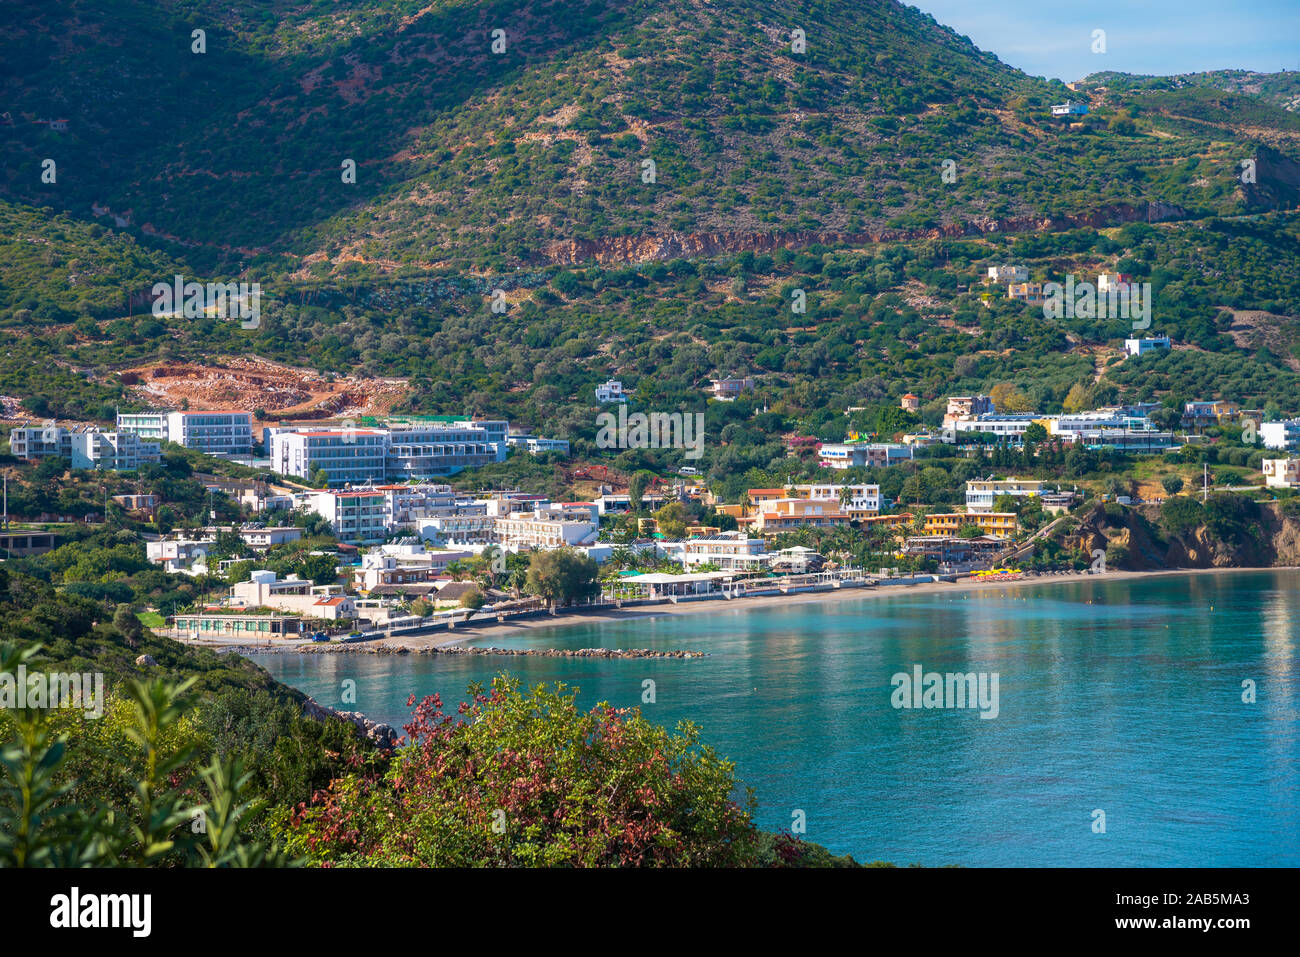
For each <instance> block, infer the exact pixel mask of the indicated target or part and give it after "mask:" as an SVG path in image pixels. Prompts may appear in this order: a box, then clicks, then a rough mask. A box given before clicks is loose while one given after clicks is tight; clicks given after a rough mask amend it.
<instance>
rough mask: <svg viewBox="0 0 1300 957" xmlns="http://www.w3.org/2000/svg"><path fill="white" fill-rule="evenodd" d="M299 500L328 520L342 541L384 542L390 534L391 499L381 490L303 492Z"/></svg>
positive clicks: (304, 505)
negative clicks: (389, 511) (389, 505)
mask: <svg viewBox="0 0 1300 957" xmlns="http://www.w3.org/2000/svg"><path fill="white" fill-rule="evenodd" d="M298 501H299V502H300V503H301V504H302V506H303V507H305V508H307V509H308V510H309V511H313V512H315V513H316V514H317V515H320V516H321V517H323V518H324V519H325V520H326V521H327V522H329V524H330V529H331V530H332V531H333V532H334V534H335V535H337V536H338V537H339V539H340V540H342V541H345V542H361V543H366V542H382V541H383V540H384V539H385V538H386V537H387V535H388V502H387V499H386V497H385V495H384V493H383V492H381V491H378V490H375V489H359V490H349V491H343V492H335V491H321V492H304V493H303V494H302V495H300V496H298Z"/></svg>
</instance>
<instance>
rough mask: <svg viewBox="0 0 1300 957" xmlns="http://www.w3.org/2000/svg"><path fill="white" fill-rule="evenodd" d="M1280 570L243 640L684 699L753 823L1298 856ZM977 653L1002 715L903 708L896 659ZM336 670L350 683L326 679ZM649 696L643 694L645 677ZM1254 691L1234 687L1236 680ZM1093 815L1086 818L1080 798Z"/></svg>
mask: <svg viewBox="0 0 1300 957" xmlns="http://www.w3.org/2000/svg"><path fill="white" fill-rule="evenodd" d="M1298 630H1300V572H1294V571H1266V572H1240V573H1232V574H1224V575H1187V576H1170V577H1160V578H1154V579H1151V578H1148V579H1126V580H1120V581H1110V582H1105V581H1100V580H1086V581H1082V582H1070V583H1058V584H1050V585H1049V584H1041V585H1039V584H1035V585H1024V586H1021V587H1017V588H1014V589H1007V590H996V591H985V592H976V591H964V592H954V593H952V594H942V593H940V594H930V595H923V594H913V595H909V594H908V593H907V592H905V591H901V592H900V593H898V594H896V595H892V596H890V597H877V598H868V599H857V600H839V601H834V602H829V603H806V604H791V605H788V606H784V607H783V606H780V605H777V606H770V607H763V608H749V609H748V610H742V609H740V608H737V607H736V606H735V605H727V606H725V607H719V608H718V609H717V611H716V613H713V612H710V613H706V614H694V615H683V616H678V617H668V616H666V617H663V618H656V619H652V620H641V621H635V622H619V623H614V624H603V623H602V624H592V625H583V626H578V627H568V628H550V629H544V630H539V631H537V632H532V633H530V634H528V635H526V636H523V637H515V638H496V639H494V640H492V641H491V642H483V643H485V644H495V645H497V646H507V645H508V646H511V647H536V648H585V647H594V646H602V647H607V648H660V649H669V648H683V649H689V650H700V651H707V652H709V653H710V654H711V657H708V658H703V659H693V660H689V661H683V660H651V661H641V660H586V659H571V658H570V659H566V658H504V657H474V658H443V657H437V656H434V657H428V656H417V655H403V656H382V657H381V656H370V655H305V656H298V655H263V656H255V660H257V661H259V663H261V664H262V665H264V666H265V667H266V668H267V669H268V670H269V671H270V672H271V673H272V674H273V675H275V676H276V677H277V678H279V679H281V680H282V681H285V682H286V683H288V684H291V685H294V686H296V687H298V688H301V689H302V690H304V691H306V692H307V693H309V694H311V695H312V696H314V697H315V698H317V700H319V701H321V702H322V703H325V704H332V705H335V706H340V707H345V708H349V709H357V710H361V711H365V712H366V713H367V714H369V715H370V716H371V717H373V718H375V719H377V720H381V721H386V722H389V723H392V724H393V725H395V726H396V725H400V724H401V723H402V722H403V721H404V720H405V718H406V715H407V713H408V710H407V708H406V700H407V696H408V695H409V694H411V693H415V694H416V695H417V696H420V695H425V694H430V693H433V692H435V691H437V692H439V693H441V694H442V697H443V700H444V702H452V703H454V702H456V701H459V700H462V699H463V698H464V697H465V693H464V692H465V686H466V684H467V683H468V682H470V681H475V680H482V681H487V680H490V678H491V677H492V675H493V674H495V673H497V672H499V671H501V670H502V669H509V670H510V671H512V672H513V673H515V674H518V675H520V676H522V677H523V678H524V679H525V680H526V681H528V682H529V683H535V682H539V681H548V682H554V681H564V682H567V683H569V684H571V685H576V686H578V687H579V688H580V689H581V695H580V700H581V701H582V702H583V703H584V704H591V703H594V702H596V701H598V700H607V701H609V702H611V703H612V704H615V705H620V706H629V707H637V706H639V707H641V708H642V710H643V712H644V713H645V714H646V715H647V716H648V717H650V718H651V719H653V720H655V721H658V722H660V723H663V724H666V725H673V724H675V723H676V722H678V721H679V720H682V719H690V720H692V721H694V722H695V723H696V724H698V725H700V727H701V729H702V736H703V739H704V740H705V741H706V742H708V743H710V744H712V745H713V746H714V747H716V748H717V750H718V751H719V752H720V753H721V754H723V755H725V756H727V757H729V758H731V759H732V760H734V761H735V762H736V765H737V772H738V774H739V776H740V777H741V779H742V780H743V781H744V782H745V783H747V784H749V785H751V786H753V787H754V788H755V789H756V791H757V796H758V801H759V807H758V815H757V819H758V823H759V824H760V826H763V827H766V828H770V829H788V828H790V826H791V822H792V820H793V819H794V815H795V812H796V811H802V812H804V814H805V815H806V820H807V833H806V837H807V838H808V839H809V840H813V841H817V842H819V843H821V844H824V845H826V846H827V847H829V848H830V849H831V850H833V851H835V852H837V853H845V852H848V853H851V854H853V855H854V856H855V857H857V858H859V859H860V860H888V861H893V862H895V863H898V864H907V863H913V862H916V863H922V864H927V865H939V864H964V865H971V866H981V865H984V866H1017V865H1022V866H1033V865H1048V866H1067V865H1078V866H1102V865H1113V866H1142V865H1167V866H1258V865H1291V866H1295V865H1300V793H1298V792H1300V774H1298V771H1297V762H1298V761H1300V677H1298V674H1297V631H1298ZM917 664H919V665H921V666H922V667H923V669H924V670H925V671H926V672H929V671H936V672H943V673H946V672H988V673H993V672H996V673H997V674H998V689H999V695H998V715H997V717H996V718H993V719H981V718H980V716H979V714H980V712H979V711H978V710H976V709H956V708H933V709H924V708H918V709H911V710H905V709H901V708H895V707H894V706H893V704H892V703H891V700H892V699H893V697H894V686H893V685H892V684H891V678H892V677H893V676H894V675H895V674H897V673H900V672H902V673H907V674H910V673H911V672H912V669H913V667H914V666H915V665H917ZM345 679H353V680H355V682H356V688H357V700H356V703H355V704H347V705H344V704H343V703H342V702H341V701H340V692H341V688H342V682H343V681H344V680H345ZM645 679H652V680H653V681H654V682H655V696H656V702H655V703H654V704H643V703H642V692H643V681H644V680H645ZM1245 679H1251V680H1253V681H1254V682H1255V686H1256V696H1257V700H1256V701H1255V703H1253V704H1247V703H1243V701H1242V694H1243V688H1242V682H1243V680H1245ZM1098 810H1100V811H1104V812H1105V833H1095V832H1094V811H1098Z"/></svg>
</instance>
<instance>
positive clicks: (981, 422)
mask: <svg viewBox="0 0 1300 957" xmlns="http://www.w3.org/2000/svg"><path fill="white" fill-rule="evenodd" d="M1041 418H1042V416H1041V415H1039V414H1038V413H1037V412H990V413H987V414H985V415H973V416H970V417H968V418H964V419H958V420H957V421H956V422H955V423H953V431H954V432H958V433H960V432H988V433H991V434H993V435H996V436H997V437H998V438H1000V439H1007V440H1009V441H1010V442H1012V443H1019V442H1022V441H1024V437H1025V429H1027V428H1029V427H1030V426H1031V425H1033V424H1034V422H1035V421H1036V420H1038V419H1041Z"/></svg>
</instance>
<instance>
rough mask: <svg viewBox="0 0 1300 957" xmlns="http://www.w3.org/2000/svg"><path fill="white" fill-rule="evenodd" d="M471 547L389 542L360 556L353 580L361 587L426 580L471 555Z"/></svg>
mask: <svg viewBox="0 0 1300 957" xmlns="http://www.w3.org/2000/svg"><path fill="white" fill-rule="evenodd" d="M473 556H474V553H473V552H472V551H456V550H442V549H440V550H437V551H429V550H428V549H426V548H425V547H424V543H423V542H419V541H410V540H407V541H402V542H390V543H388V544H386V545H381V546H380V547H379V548H376V549H371V550H370V551H368V552H366V554H364V555H362V556H361V567H360V568H357V569H354V570H353V572H352V580H353V584H354V585H355V586H356V587H357V588H358V589H361V590H363V591H368V592H369V591H374V590H375V589H376V588H382V587H383V586H389V585H410V584H425V583H429V582H432V581H434V580H436V579H437V578H439V577H440V576H442V575H444V574H446V571H447V566H448V565H450V564H451V563H452V562H457V561H465V560H466V559H468V558H472V557H473Z"/></svg>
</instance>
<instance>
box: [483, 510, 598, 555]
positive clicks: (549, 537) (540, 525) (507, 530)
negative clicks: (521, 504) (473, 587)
mask: <svg viewBox="0 0 1300 957" xmlns="http://www.w3.org/2000/svg"><path fill="white" fill-rule="evenodd" d="M599 532H600V523H599V521H598V520H597V519H596V516H595V505H590V506H589V507H587V508H583V507H572V508H563V507H550V508H537V509H535V510H534V511H533V512H531V513H527V512H524V513H518V514H514V513H512V514H510V515H508V516H506V517H503V518H498V519H496V526H495V533H496V540H497V542H498V543H499V544H500V545H501V546H502V547H503V548H509V549H511V550H512V551H514V550H518V549H529V548H561V547H564V546H566V545H590V544H594V543H595V541H596V538H597V535H598V534H599Z"/></svg>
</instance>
